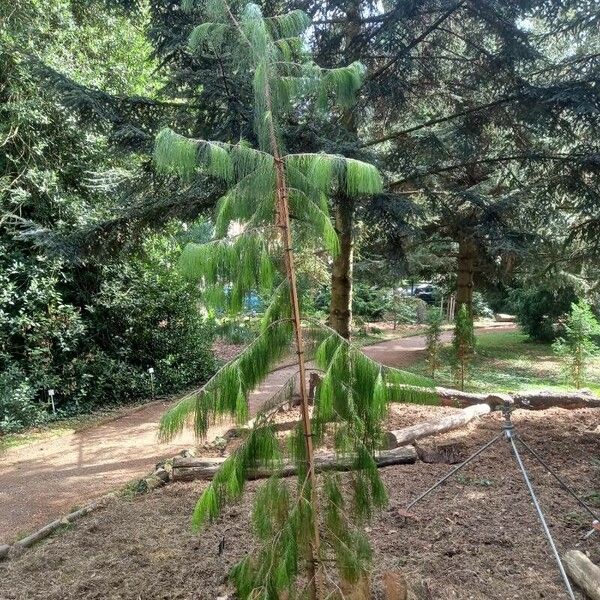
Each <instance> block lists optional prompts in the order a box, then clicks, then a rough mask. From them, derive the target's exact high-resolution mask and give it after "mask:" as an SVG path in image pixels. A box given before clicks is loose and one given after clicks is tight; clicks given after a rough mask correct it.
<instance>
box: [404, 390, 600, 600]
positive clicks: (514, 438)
mask: <svg viewBox="0 0 600 600" xmlns="http://www.w3.org/2000/svg"><path fill="white" fill-rule="evenodd" d="M512 404H513V402H512V400H508V399H507V400H505V401H504V404H503V407H502V415H503V417H504V422H503V423H502V431H501V432H500V433H499V434H498V435H497V436H495V437H494V438H493V439H491V440H490V441H489V442H488V443H487V444H485V445H484V446H482V447H481V448H480V449H479V450H477V452H475V453H474V454H472V455H471V456H469V458H467V460H465V461H464V462H462V463H460V464H459V465H457V466H456V467H454V468H453V469H452V470H451V471H450V472H449V473H448V474H447V475H445V476H444V477H442V478H441V479H440V480H439V481H438V482H436V483H435V484H434V485H432V486H431V487H430V488H429V489H427V490H426V491H425V492H423V493H422V494H421V495H420V496H418V497H417V498H416V499H415V500H413V501H412V502H411V503H410V504H409V505H408V506H407V507H406V511H409V510H410V509H411V508H412V507H413V506H414V505H415V504H417V503H418V502H420V501H421V500H423V498H426V497H427V496H429V494H431V493H432V492H433V491H434V490H436V489H437V488H439V487H440V486H441V485H442V484H443V483H444V482H445V481H447V480H448V479H450V477H452V475H455V474H456V473H458V471H460V470H461V469H462V468H463V467H466V466H467V465H468V464H469V463H470V462H472V461H473V460H474V459H475V458H477V457H478V456H479V455H480V454H481V453H482V452H484V451H485V450H487V449H488V448H489V447H490V446H492V445H493V444H495V443H496V442H497V441H498V440H501V439H504V440H506V441H507V442H508V443H509V444H510V445H511V450H512V454H513V455H514V457H515V459H516V461H517V464H518V466H519V470H520V471H521V473H522V475H523V479H524V481H525V485H526V486H527V491H528V492H529V495H530V496H531V500H532V501H533V505H534V506H535V510H536V512H537V515H538V517H539V519H540V523H541V525H542V529H543V530H544V534H545V535H546V538H547V539H548V543H549V544H550V548H551V549H552V554H554V558H555V559H556V564H557V565H558V570H559V571H560V575H561V577H562V580H563V582H564V584H565V588H566V590H567V594H568V596H569V598H571V600H576V599H575V596H574V594H573V589H572V588H571V583H570V582H569V578H568V577H567V573H566V572H565V568H564V566H563V564H562V561H561V559H560V555H559V554H558V550H557V549H556V545H555V543H554V540H553V539H552V535H551V533H550V530H549V529H548V524H547V523H546V519H545V517H544V513H543V512H542V508H541V506H540V503H539V502H538V499H537V497H536V495H535V492H534V490H533V486H532V484H531V481H530V479H529V475H528V474H527V471H526V469H525V465H524V464H523V460H522V459H521V455H520V454H519V449H518V448H517V444H516V442H519V443H520V444H521V445H522V446H523V448H525V450H526V451H527V452H529V454H531V456H533V458H535V459H536V460H537V462H539V463H540V464H541V465H542V467H544V469H546V471H548V473H550V475H552V477H554V479H556V481H558V483H560V485H561V486H562V487H563V489H564V490H565V491H566V492H567V493H569V494H570V495H571V496H572V497H573V498H575V500H576V501H577V503H578V504H579V505H580V506H581V507H582V508H583V509H584V510H585V511H586V512H587V513H588V514H590V515H591V516H592V518H593V527H597V525H598V521H600V519H599V518H598V517H597V516H596V515H595V514H594V512H593V511H592V509H591V508H590V507H589V506H588V505H587V504H586V503H585V502H584V501H583V500H582V499H581V498H579V496H577V494H576V493H575V492H574V491H573V490H572V489H571V488H570V487H569V486H568V485H567V484H566V483H565V482H564V481H563V480H562V479H561V478H560V477H559V476H558V475H557V474H556V473H555V472H554V471H553V470H552V469H551V468H550V466H548V464H547V463H546V462H545V461H544V460H543V459H542V458H541V457H540V456H539V454H538V453H537V452H536V451H535V450H533V448H531V447H530V446H529V445H528V444H526V443H525V442H524V441H523V440H522V439H521V437H520V436H519V435H518V433H517V432H516V430H515V427H514V424H513V422H512V419H511V411H512ZM594 531H595V529H592V531H591V532H590V533H589V534H588V536H589V535H591V533H593V532H594ZM586 537H587V536H586Z"/></svg>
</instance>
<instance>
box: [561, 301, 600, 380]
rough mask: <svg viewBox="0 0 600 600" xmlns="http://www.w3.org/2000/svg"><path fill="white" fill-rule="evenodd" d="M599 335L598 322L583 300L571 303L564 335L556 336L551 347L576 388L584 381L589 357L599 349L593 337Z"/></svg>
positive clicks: (599, 326) (599, 327)
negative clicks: (561, 361)
mask: <svg viewBox="0 0 600 600" xmlns="http://www.w3.org/2000/svg"><path fill="white" fill-rule="evenodd" d="M596 335H600V323H598V320H597V319H596V317H595V316H594V313H593V312H592V309H591V307H590V305H589V304H588V303H587V302H586V301H585V300H583V299H582V300H580V301H579V302H577V303H573V304H571V312H570V314H569V316H568V317H567V321H566V323H565V335H564V337H561V338H558V339H557V340H556V341H555V342H554V344H552V349H553V350H554V352H555V353H556V354H557V355H558V356H560V357H562V358H563V359H564V361H565V371H566V374H567V377H568V379H569V380H570V381H571V382H572V383H573V384H574V385H575V387H576V388H577V389H579V388H581V386H582V385H583V384H584V382H585V377H586V371H587V367H588V365H589V361H590V358H592V357H593V356H595V355H597V354H598V352H599V351H600V348H599V347H598V345H597V344H596V343H595V342H594V339H593V337H594V336H596Z"/></svg>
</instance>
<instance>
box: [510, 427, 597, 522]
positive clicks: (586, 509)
mask: <svg viewBox="0 0 600 600" xmlns="http://www.w3.org/2000/svg"><path fill="white" fill-rule="evenodd" d="M515 437H516V438H517V441H519V442H520V443H521V444H522V445H523V448H525V450H527V452H529V454H531V456H533V458H535V459H536V460H537V461H538V462H539V463H540V465H542V467H544V469H546V471H548V473H550V475H552V477H554V479H556V481H558V483H560V485H561V486H562V488H563V489H564V490H565V491H566V492H567V493H568V494H570V495H571V496H573V498H575V500H577V503H578V504H579V505H580V506H581V508H583V509H584V510H585V511H586V512H587V513H588V514H589V515H590V516H591V517H592V519H594V520H595V521H600V518H599V517H597V516H596V515H595V514H594V512H593V511H592V509H591V508H590V507H589V506H588V505H587V504H586V503H585V502H584V501H583V500H582V499H581V498H580V497H579V496H578V495H577V494H576V493H575V492H574V491H573V490H572V489H571V488H570V487H569V486H568V485H567V484H566V483H565V482H564V481H563V480H562V479H561V478H560V477H559V476H558V475H557V473H556V472H555V471H554V470H553V469H552V468H551V467H550V465H548V464H547V463H546V461H545V460H544V459H543V458H542V457H541V456H540V455H539V454H538V453H537V452H536V451H535V450H534V449H533V448H531V447H530V446H529V445H528V444H526V443H525V442H524V441H523V438H521V436H520V435H516V436H515Z"/></svg>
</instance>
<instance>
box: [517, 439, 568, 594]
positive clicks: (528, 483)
mask: <svg viewBox="0 0 600 600" xmlns="http://www.w3.org/2000/svg"><path fill="white" fill-rule="evenodd" d="M509 439H510V443H511V445H512V451H513V454H514V455H515V458H516V459H517V463H518V465H519V469H520V470H521V473H522V474H523V479H524V480H525V485H526V486H527V490H528V491H529V495H530V496H531V499H532V500H533V505H534V506H535V510H536V512H537V514H538V517H539V519H540V523H541V524H542V529H543V530H544V533H545V534H546V538H547V539H548V543H549V544H550V548H551V549H552V553H553V554H554V558H555V559H556V563H557V564H558V570H559V571H560V575H561V577H562V579H563V582H564V584H565V588H566V589H567V593H568V596H569V598H570V599H571V600H575V595H574V594H573V589H572V588H571V583H570V582H569V578H568V577H567V573H566V571H565V568H564V566H563V564H562V561H561V560H560V555H559V554H558V550H557V549H556V545H555V544H554V540H553V539H552V534H551V533H550V530H549V529H548V524H547V523H546V519H545V518H544V513H543V512H542V508H541V506H540V503H539V502H538V499H537V497H536V495H535V492H534V491H533V486H532V485H531V481H529V476H528V475H527V471H526V470H525V465H524V464H523V461H522V460H521V455H520V454H519V450H518V449H517V445H516V444H515V440H514V438H513V437H512V436H510V438H509Z"/></svg>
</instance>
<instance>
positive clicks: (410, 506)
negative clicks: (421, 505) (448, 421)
mask: <svg viewBox="0 0 600 600" xmlns="http://www.w3.org/2000/svg"><path fill="white" fill-rule="evenodd" d="M502 436H503V434H502V433H499V434H498V435H497V436H496V437H495V438H493V439H492V440H490V441H489V442H488V443H487V444H486V445H485V446H482V447H481V448H479V450H477V452H475V454H472V455H471V456H469V458H467V460H465V461H464V462H461V463H460V465H457V466H456V467H454V469H452V471H450V472H449V473H448V474H447V475H444V477H442V478H441V479H440V480H439V481H438V482H437V483H434V484H433V485H432V486H431V487H430V488H429V489H428V490H426V491H425V492H423V493H422V494H421V495H420V496H419V497H417V498H415V499H414V500H413V501H412V502H411V503H410V504H409V505H408V506H407V507H406V510H410V509H411V508H412V507H413V506H414V505H415V504H417V502H420V501H421V500H423V498H425V497H427V496H429V494H431V492H433V491H434V490H436V489H437V488H439V487H440V485H442V483H444V481H446V480H448V479H450V477H452V475H454V474H455V473H458V471H460V470H461V469H462V468H463V467H466V466H467V465H468V464H469V463H470V462H471V461H472V460H473V459H475V458H477V457H478V456H479V455H480V454H481V453H482V452H483V451H484V450H486V449H487V448H489V447H490V446H491V445H492V444H494V443H496V442H497V441H498V440H499V439H500V438H501V437H502Z"/></svg>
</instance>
